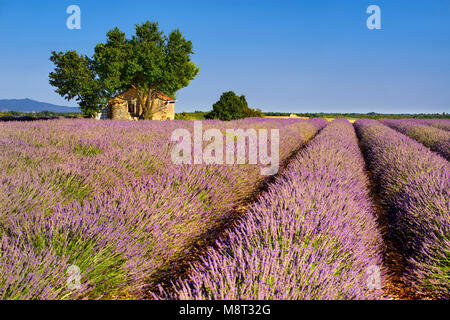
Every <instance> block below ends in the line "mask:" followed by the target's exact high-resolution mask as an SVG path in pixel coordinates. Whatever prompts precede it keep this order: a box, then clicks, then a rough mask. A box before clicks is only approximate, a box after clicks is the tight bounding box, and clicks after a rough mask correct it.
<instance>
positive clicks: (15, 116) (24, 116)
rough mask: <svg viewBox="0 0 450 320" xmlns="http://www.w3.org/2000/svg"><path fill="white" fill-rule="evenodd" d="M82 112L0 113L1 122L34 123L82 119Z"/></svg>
mask: <svg viewBox="0 0 450 320" xmlns="http://www.w3.org/2000/svg"><path fill="white" fill-rule="evenodd" d="M81 117H83V115H82V114H81V113H80V112H53V111H40V112H19V111H5V112H0V121H33V120H52V119H58V118H81Z"/></svg>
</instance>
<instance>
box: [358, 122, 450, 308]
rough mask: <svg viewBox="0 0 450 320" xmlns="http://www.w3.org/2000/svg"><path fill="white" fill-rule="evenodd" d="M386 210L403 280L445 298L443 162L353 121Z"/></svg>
mask: <svg viewBox="0 0 450 320" xmlns="http://www.w3.org/2000/svg"><path fill="white" fill-rule="evenodd" d="M355 127H356V131H357V133H358V136H359V137H360V139H361V145H362V147H363V149H364V153H365V156H366V160H367V162H368V165H369V167H370V170H371V171H372V173H373V176H374V179H375V182H376V184H377V185H378V187H379V189H380V196H381V200H382V202H383V205H384V206H385V207H386V208H387V209H388V220H389V225H388V228H389V233H390V234H391V235H392V237H393V238H394V239H395V240H396V241H395V242H396V244H397V246H398V249H399V251H400V252H401V253H402V254H403V255H404V257H405V258H406V266H405V267H406V271H405V273H404V277H403V280H404V282H405V283H406V284H408V285H409V286H411V287H412V288H413V289H415V290H416V292H418V293H420V294H426V295H430V296H433V297H437V298H443V299H449V298H450V258H449V257H450V202H449V192H450V191H449V190H450V188H449V181H450V166H449V163H448V161H446V160H445V159H443V158H442V157H440V156H438V155H436V154H435V153H433V152H431V151H430V150H429V149H428V148H426V147H424V146H423V145H421V144H420V143H418V142H416V141H415V140H413V139H411V138H409V137H407V136H405V135H403V134H401V133H399V132H397V131H395V130H393V129H391V128H389V127H387V126H385V125H383V124H381V123H379V122H377V121H372V120H367V119H361V120H358V121H356V122H355Z"/></svg>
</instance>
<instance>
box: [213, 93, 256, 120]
mask: <svg viewBox="0 0 450 320" xmlns="http://www.w3.org/2000/svg"><path fill="white" fill-rule="evenodd" d="M249 117H262V112H261V110H259V109H257V110H253V109H251V108H249V107H248V104H247V100H246V99H245V96H244V95H241V96H240V97H239V96H237V95H236V94H235V93H234V92H233V91H227V92H224V93H223V94H222V95H221V96H220V99H219V101H217V102H216V103H215V104H214V105H213V109H212V111H211V112H209V113H208V114H206V115H205V118H207V119H218V120H224V121H230V120H235V119H242V118H249Z"/></svg>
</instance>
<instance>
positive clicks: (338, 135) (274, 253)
mask: <svg viewBox="0 0 450 320" xmlns="http://www.w3.org/2000/svg"><path fill="white" fill-rule="evenodd" d="M364 168H365V163H364V159H363V157H362V154H361V151H360V149H359V146H358V140H357V138H356V135H355V131H354V129H353V127H352V125H351V124H350V123H349V122H348V121H347V120H335V121H333V122H332V123H331V124H329V125H328V126H327V127H326V128H325V129H323V130H322V132H321V133H320V134H319V135H318V136H317V137H316V138H314V140H313V141H312V142H311V143H310V144H308V146H307V147H306V148H305V149H304V150H303V151H302V152H301V153H299V154H297V155H296V157H295V158H294V159H293V160H292V161H291V162H290V164H289V165H288V166H287V168H286V169H285V171H284V172H283V173H282V174H281V175H280V176H279V177H278V178H277V180H276V181H275V182H274V183H273V184H272V185H271V186H270V188H269V190H268V191H267V192H266V193H264V194H262V195H261V196H260V198H259V199H258V201H257V202H256V203H254V204H253V205H251V207H250V208H249V209H248V211H247V214H246V216H245V219H243V221H241V223H240V224H239V225H238V226H237V227H236V228H235V229H233V230H231V231H229V232H228V233H227V234H226V236H225V237H224V238H223V239H221V240H220V241H219V242H218V243H217V248H216V249H213V248H210V249H209V250H208V252H207V253H206V255H205V257H204V258H203V259H202V261H201V263H198V264H196V265H193V267H192V269H193V271H192V274H191V275H190V276H189V278H188V279H186V280H183V281H178V282H177V283H175V284H174V287H173V288H172V289H171V290H168V291H165V290H164V289H162V288H161V293H160V294H158V295H157V296H155V297H156V298H165V299H373V298H378V297H379V296H380V295H381V294H382V292H381V290H380V288H381V286H382V279H381V278H380V277H379V276H380V273H379V271H380V266H381V255H380V248H381V245H382V240H381V237H380V234H379V232H378V230H377V224H376V219H375V212H374V209H373V204H372V202H371V198H370V195H369V189H368V177H367V175H366V173H365V169H364Z"/></svg>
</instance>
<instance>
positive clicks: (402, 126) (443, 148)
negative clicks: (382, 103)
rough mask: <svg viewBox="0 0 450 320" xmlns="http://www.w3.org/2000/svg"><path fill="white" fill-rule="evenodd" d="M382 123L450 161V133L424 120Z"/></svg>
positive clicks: (392, 120) (393, 120)
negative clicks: (425, 122) (427, 123)
mask: <svg viewBox="0 0 450 320" xmlns="http://www.w3.org/2000/svg"><path fill="white" fill-rule="evenodd" d="M381 122H382V123H383V124H385V125H387V126H389V127H391V128H393V129H395V130H397V131H399V132H401V133H403V134H406V135H407V136H408V137H410V138H413V139H414V140H417V141H418V142H420V143H422V144H423V145H425V146H426V147H428V148H430V149H431V150H433V151H435V152H437V153H439V154H440V155H441V156H443V157H444V158H446V159H447V160H450V132H449V131H446V130H441V129H438V128H435V127H432V126H429V125H426V124H423V123H424V122H423V120H414V119H409V120H404V119H402V120H397V119H383V120H381Z"/></svg>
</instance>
